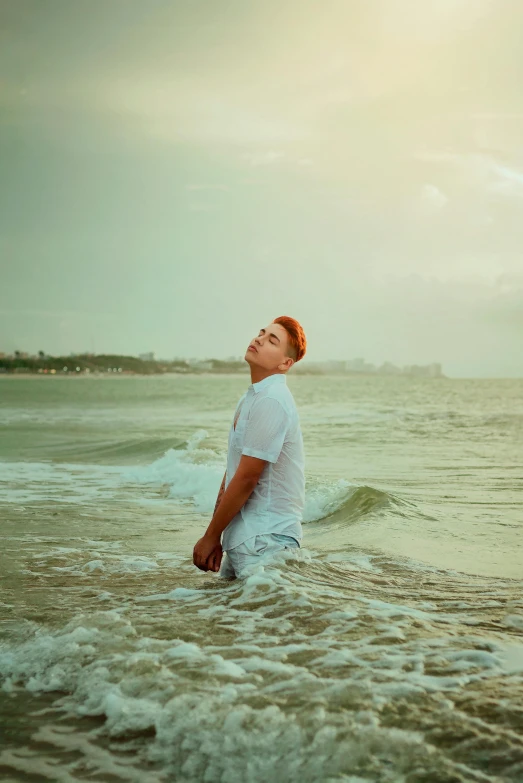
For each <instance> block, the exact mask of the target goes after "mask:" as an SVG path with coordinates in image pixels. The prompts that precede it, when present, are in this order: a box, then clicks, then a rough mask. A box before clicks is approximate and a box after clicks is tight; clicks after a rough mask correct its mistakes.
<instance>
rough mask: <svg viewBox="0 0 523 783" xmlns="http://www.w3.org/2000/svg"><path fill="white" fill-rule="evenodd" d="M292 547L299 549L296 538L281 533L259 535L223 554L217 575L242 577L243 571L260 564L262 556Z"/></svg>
mask: <svg viewBox="0 0 523 783" xmlns="http://www.w3.org/2000/svg"><path fill="white" fill-rule="evenodd" d="M294 547H298V548H299V547H300V542H299V541H298V539H297V538H293V537H292V536H285V535H283V534H282V533H261V534H260V535H258V536H253V537H252V538H248V539H247V541H244V542H243V544H239V545H238V546H235V547H234V548H233V549H228V550H227V551H226V552H224V553H223V557H222V562H221V566H220V570H219V571H218V575H219V576H224V577H228V578H231V577H234V576H242V575H243V572H244V569H245V568H246V567H247V566H249V565H252V564H254V563H258V562H260V558H261V557H262V556H264V555H270V554H272V553H273V552H277V551H279V550H280V549H291V548H294Z"/></svg>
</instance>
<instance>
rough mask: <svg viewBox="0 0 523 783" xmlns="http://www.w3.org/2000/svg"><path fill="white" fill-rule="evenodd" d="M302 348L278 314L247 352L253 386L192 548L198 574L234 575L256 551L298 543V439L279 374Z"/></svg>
mask: <svg viewBox="0 0 523 783" xmlns="http://www.w3.org/2000/svg"><path fill="white" fill-rule="evenodd" d="M306 348H307V341H306V338H305V334H304V331H303V329H302V327H301V325H300V324H299V323H298V321H296V320H295V319H294V318H290V317H289V316H285V315H283V316H280V317H279V318H276V319H275V320H274V321H272V323H270V324H269V325H268V326H266V327H264V328H262V329H260V331H259V334H258V336H257V337H255V338H254V339H253V340H252V341H251V343H250V344H249V347H248V348H247V351H246V353H245V357H244V358H245V361H247V362H248V363H249V365H250V370H251V381H252V383H251V384H250V386H249V387H248V389H247V391H246V392H245V394H243V395H242V397H241V398H240V400H239V402H238V405H237V407H236V411H235V415H234V419H233V423H232V424H231V429H230V431H229V443H228V451H227V470H226V471H225V475H224V477H223V481H222V484H221V487H220V491H219V493H218V498H217V500H216V506H215V508H214V514H213V517H212V519H211V522H210V523H209V526H208V528H207V530H206V532H205V535H204V536H203V537H202V538H200V540H199V541H198V542H197V543H196V545H195V547H194V550H193V563H194V565H196V566H198V568H200V569H201V570H202V571H209V570H210V571H219V572H220V576H224V577H232V578H235V577H236V576H241V575H242V572H243V570H244V569H245V567H246V566H248V565H251V564H252V563H255V562H257V561H258V560H259V557H260V556H261V555H262V554H265V553H269V552H272V551H276V550H278V549H284V548H285V549H286V548H287V547H291V546H294V547H299V546H300V542H301V539H302V538H303V533H302V527H301V519H302V513H303V507H304V504H305V473H304V452H303V438H302V433H301V428H300V421H299V417H298V411H297V409H296V403H295V402H294V397H293V396H292V394H291V392H290V390H289V388H288V386H287V379H286V373H287V372H288V371H289V370H290V368H291V367H292V365H293V364H294V363H295V362H298V361H300V359H301V358H302V357H303V356H304V355H305V351H306ZM222 533H223V536H222ZM220 537H221V541H220ZM224 552H225V553H226V556H225V559H224V560H223V565H222V557H223V553H224ZM220 566H221V568H220Z"/></svg>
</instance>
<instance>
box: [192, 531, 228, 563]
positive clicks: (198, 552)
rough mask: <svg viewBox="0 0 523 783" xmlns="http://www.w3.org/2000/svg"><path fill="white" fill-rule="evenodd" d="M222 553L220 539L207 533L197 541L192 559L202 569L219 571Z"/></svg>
mask: <svg viewBox="0 0 523 783" xmlns="http://www.w3.org/2000/svg"><path fill="white" fill-rule="evenodd" d="M222 555H223V551H222V545H221V543H220V539H219V538H218V539H216V538H214V537H211V536H209V535H207V534H206V535H204V536H202V538H200V540H199V541H197V542H196V544H195V546H194V549H193V556H192V561H193V563H194V565H195V566H197V567H198V568H199V569H200V570H201V571H219V570H220V563H221V561H222Z"/></svg>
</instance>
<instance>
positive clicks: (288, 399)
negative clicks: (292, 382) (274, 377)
mask: <svg viewBox="0 0 523 783" xmlns="http://www.w3.org/2000/svg"><path fill="white" fill-rule="evenodd" d="M263 396H264V397H269V398H271V399H273V400H278V402H279V403H280V404H281V406H282V407H283V408H285V410H286V411H287V412H288V413H289V415H290V416H294V415H296V414H297V408H296V402H295V400H294V397H293V396H292V392H291V390H290V389H289V388H288V386H287V385H286V384H283V383H278V384H276V383H275V384H273V385H272V386H269V388H268V389H265V393H264V395H263Z"/></svg>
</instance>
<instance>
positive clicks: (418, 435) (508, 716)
mask: <svg viewBox="0 0 523 783" xmlns="http://www.w3.org/2000/svg"><path fill="white" fill-rule="evenodd" d="M249 383H250V377H249V376H248V375H240V374H238V375H227V376H219V375H212V374H207V375H201V376H183V375H166V376H151V377H109V376H101V377H97V378H96V377H91V378H89V377H73V378H66V377H60V378H50V377H46V378H41V377H26V378H20V377H6V378H1V379H0V520H1V521H0V534H1V549H0V578H1V593H0V777H1V778H2V779H5V780H11V781H42V780H50V781H67V782H70V781H77V780H78V781H80V780H89V781H109V780H110V781H118V780H122V781H137V782H138V781H140V783H142V782H143V783H148V782H150V783H153V782H154V783H156V781H174V780H176V781H180V782H186V783H192V781H208V782H209V783H211V782H212V783H214V781H223V782H224V783H225V782H226V783H236V781H237V782H238V783H248V782H249V781H266V780H273V781H275V782H276V783H279V781H282V782H285V783H286V782H292V781H300V783H307V782H308V781H322V782H326V783H330V782H331V781H350V782H351V783H363V781H377V782H379V783H381V782H383V783H385V782H386V781H387V782H388V781H390V782H391V783H392V782H394V783H397V782H398V781H399V782H404V783H436V782H437V783H456V782H457V781H463V783H465V782H468V781H478V783H479V781H482V782H483V781H491V783H494V782H495V783H497V782H498V781H514V783H516V782H517V783H521V781H523V738H522V735H523V596H522V587H523V544H522V539H523V501H522V498H523V494H522V490H523V381H521V380H456V379H448V378H440V379H428V378H427V379H425V378H408V377H397V378H384V377H372V376H366V377H363V376H361V377H358V376H298V375H296V376H293V375H292V371H291V373H290V374H289V376H288V377H287V383H288V386H289V388H290V390H291V391H292V393H293V395H294V397H295V400H296V403H297V406H298V411H299V414H300V420H301V426H302V432H303V439H304V445H305V455H306V508H305V514H304V520H303V532H304V538H303V541H302V548H301V549H300V550H284V551H282V552H281V553H278V555H277V556H275V558H274V559H273V561H270V562H265V563H264V564H260V565H259V566H258V565H257V566H255V567H254V568H253V569H252V570H251V572H250V573H249V574H248V575H246V576H245V577H242V578H239V579H236V580H232V581H227V580H224V579H222V578H220V577H219V576H218V574H215V573H213V572H203V571H200V570H199V569H198V568H196V567H195V566H194V565H193V562H192V549H193V547H194V544H195V543H196V541H197V540H198V539H199V538H200V537H201V536H202V535H203V533H204V531H205V529H206V527H207V525H208V523H209V521H210V518H211V515H212V511H213V508H214V503H215V500H216V495H217V493H218V489H219V486H220V483H221V479H222V477H223V473H224V470H225V462H226V451H225V450H226V445H227V434H228V430H229V427H230V426H231V423H232V417H233V413H234V409H235V406H236V403H237V401H238V399H239V397H240V395H241V394H242V393H243V392H244V391H245V390H246V387H247V385H248V384H249Z"/></svg>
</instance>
